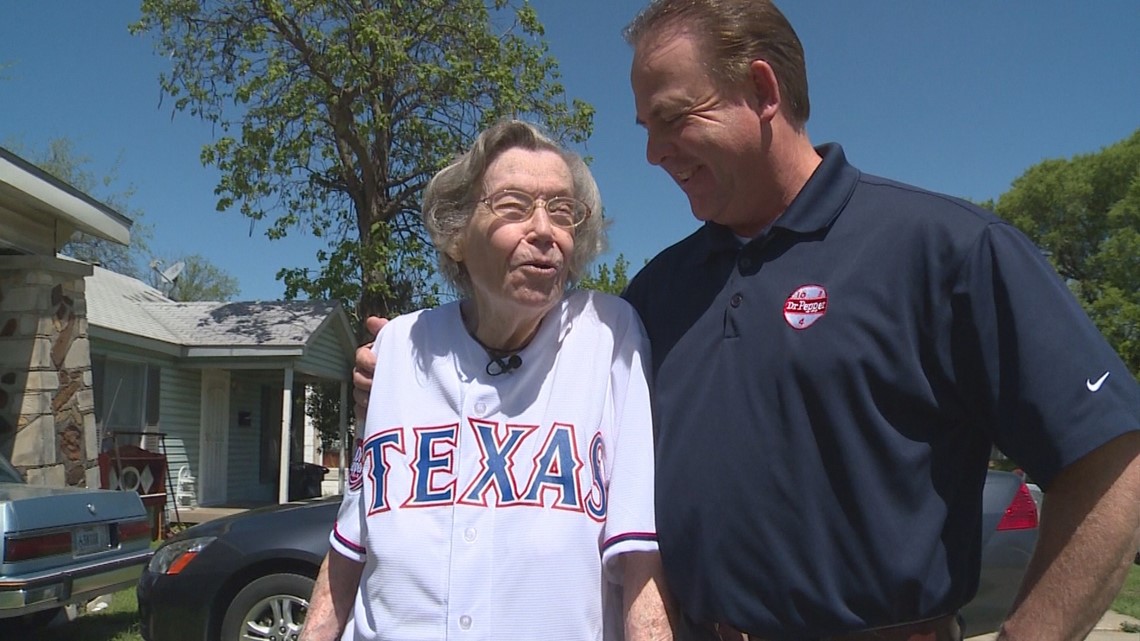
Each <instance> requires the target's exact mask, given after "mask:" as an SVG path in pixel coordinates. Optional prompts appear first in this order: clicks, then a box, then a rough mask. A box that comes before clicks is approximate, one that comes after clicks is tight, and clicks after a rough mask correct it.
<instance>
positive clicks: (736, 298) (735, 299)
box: [728, 294, 744, 307]
mask: <svg viewBox="0 0 1140 641" xmlns="http://www.w3.org/2000/svg"><path fill="white" fill-rule="evenodd" d="M743 300H744V296H743V295H742V294H733V295H732V298H731V299H730V300H729V301H728V304H729V305H732V306H733V307H740V303H741V302H742V301H743Z"/></svg>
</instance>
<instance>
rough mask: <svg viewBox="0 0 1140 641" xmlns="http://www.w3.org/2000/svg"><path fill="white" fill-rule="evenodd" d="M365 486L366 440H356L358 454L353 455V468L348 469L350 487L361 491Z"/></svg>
mask: <svg viewBox="0 0 1140 641" xmlns="http://www.w3.org/2000/svg"><path fill="white" fill-rule="evenodd" d="M362 485H364V439H359V438H358V439H356V453H355V454H353V455H352V466H351V467H349V468H348V487H350V488H352V489H354V490H359V489H360V487H361V486H362Z"/></svg>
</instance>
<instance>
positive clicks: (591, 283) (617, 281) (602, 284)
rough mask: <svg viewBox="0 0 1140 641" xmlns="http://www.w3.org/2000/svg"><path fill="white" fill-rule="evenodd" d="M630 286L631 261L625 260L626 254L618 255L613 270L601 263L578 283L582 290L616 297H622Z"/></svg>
mask: <svg viewBox="0 0 1140 641" xmlns="http://www.w3.org/2000/svg"><path fill="white" fill-rule="evenodd" d="M628 284H629V261H628V260H626V259H625V254H618V257H617V258H615V259H614V265H613V267H612V268H611V267H610V266H609V265H607V264H605V263H601V264H599V265H598V266H597V268H596V269H593V270H590V273H588V274H586V275H585V276H583V277H582V279H581V280H579V281H578V287H579V288H581V289H593V290H596V291H599V292H605V293H607V294H613V295H614V296H621V293H622V292H624V291H625V287H626V285H628Z"/></svg>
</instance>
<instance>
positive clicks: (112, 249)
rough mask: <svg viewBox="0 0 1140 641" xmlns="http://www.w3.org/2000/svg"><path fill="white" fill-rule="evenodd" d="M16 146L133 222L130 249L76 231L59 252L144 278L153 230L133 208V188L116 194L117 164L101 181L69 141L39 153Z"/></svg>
mask: <svg viewBox="0 0 1140 641" xmlns="http://www.w3.org/2000/svg"><path fill="white" fill-rule="evenodd" d="M13 147H14V148H13V151H16V153H18V154H20V155H25V154H27V156H26V157H27V158H28V161H29V162H31V163H32V164H33V165H36V166H37V167H39V168H40V169H42V170H44V171H45V172H47V173H49V174H51V175H52V176H54V177H56V178H58V179H60V180H62V181H63V182H65V183H67V184H69V185H71V186H72V187H74V188H76V189H78V190H79V191H81V192H83V193H85V194H87V195H88V196H91V197H92V198H94V199H96V200H98V201H100V202H102V203H103V204H104V205H107V206H108V207H110V208H111V209H114V210H115V211H117V212H119V213H121V214H123V215H124V216H126V217H128V218H130V219H131V220H132V221H133V222H134V224H133V225H131V244H130V245H129V246H127V245H120V244H118V243H115V242H111V241H109V240H104V239H102V238H99V237H97V236H92V235H90V234H86V233H83V232H76V233H75V235H73V236H72V237H71V239H70V240H69V241H68V242H67V244H65V245H64V246H63V247H62V248H61V249H60V253H62V254H64V255H66V256H71V257H72V258H78V259H79V260H82V261H85V262H88V263H97V264H99V265H101V266H102V267H104V268H105V269H109V270H111V271H113V272H118V273H120V274H125V275H127V276H131V277H133V278H138V277H139V276H140V275H142V273H143V267H142V266H143V264H144V263H145V258H146V256H147V252H148V247H149V243H150V239H151V237H152V236H153V231H152V230H151V228H150V226H149V225H146V224H145V223H143V222H142V217H143V212H142V211H140V210H138V209H134V208H132V207H131V206H130V198H131V196H132V195H133V194H134V189H133V188H130V187H128V188H127V189H125V190H123V191H114V186H115V184H116V182H117V181H118V177H117V163H116V166H115V167H113V168H112V171H111V173H109V174H107V175H106V176H103V177H102V178H98V177H96V175H95V174H94V173H93V172H92V171H91V170H90V169H89V168H88V167H89V165H90V164H91V159H90V158H89V157H88V156H84V155H82V154H79V153H77V152H76V151H75V144H74V143H73V142H72V141H71V140H70V139H68V138H56V139H54V140H52V141H51V142H49V143H48V148H47V150H45V151H42V152H39V153H37V152H27V151H25V150H23V149H21V147H22V145H19V144H14V145H13Z"/></svg>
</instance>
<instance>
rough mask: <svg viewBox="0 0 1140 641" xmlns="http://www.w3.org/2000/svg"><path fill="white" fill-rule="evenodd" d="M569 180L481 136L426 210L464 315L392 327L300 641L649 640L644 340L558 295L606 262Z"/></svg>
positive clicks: (513, 136)
mask: <svg viewBox="0 0 1140 641" xmlns="http://www.w3.org/2000/svg"><path fill="white" fill-rule="evenodd" d="M600 206H601V204H600V200H599V195H598V188H597V185H596V184H595V182H594V179H593V177H592V176H591V175H590V172H589V170H588V169H587V168H586V165H585V164H584V163H583V162H582V160H581V159H580V158H578V157H577V156H576V155H574V154H572V153H570V152H567V151H565V150H563V149H562V148H560V147H559V146H558V145H557V144H555V143H554V142H552V141H551V140H549V139H548V138H546V137H545V136H543V135H542V134H541V133H540V132H539V131H538V130H537V129H535V128H534V127H533V126H531V125H529V124H526V123H523V122H518V121H509V122H504V123H500V124H498V125H496V126H494V127H491V128H490V129H488V130H487V131H485V132H483V133H482V134H481V135H480V136H479V137H478V139H477V140H476V142H475V144H474V146H473V147H472V148H471V150H470V151H469V152H467V153H466V154H464V155H463V156H462V157H461V158H459V160H457V161H456V162H455V163H453V164H452V165H450V166H448V167H447V168H445V169H443V170H442V171H440V172H439V173H438V174H437V175H436V176H435V177H434V178H433V179H432V181H431V183H430V184H429V185H428V187H427V190H426V192H425V194H424V203H423V209H424V220H425V223H426V225H427V228H428V230H429V232H430V233H431V236H432V239H433V241H434V243H435V245H436V248H437V249H438V251H439V262H440V272H441V273H442V274H443V276H444V277H445V278H446V279H448V281H450V282H451V283H452V284H453V285H454V286H455V288H456V289H457V290H458V292H459V293H460V294H461V297H462V299H461V300H460V301H458V302H455V303H451V304H448V305H443V306H441V307H438V308H435V309H431V310H421V311H419V312H415V313H412V314H408V315H405V316H402V317H400V318H397V319H395V320H393V321H392V322H390V323H388V324H387V325H386V326H385V327H384V329H383V331H381V332H380V334H379V336H378V337H377V339H376V343H375V346H374V350H375V353H376V354H377V356H378V357H379V360H380V362H382V363H384V367H383V368H382V369H381V371H378V372H377V373H376V378H375V383H374V385H373V386H372V397H371V399H370V403H369V408H370V409H369V410H368V415H367V420H366V423H365V426H364V429H363V433H362V434H361V435H360V437H361V438H360V439H359V440H358V441H357V449H356V456H355V458H354V460H353V465H352V469H351V471H350V473H349V477H348V484H347V487H348V490H347V492H346V494H345V497H344V502H343V504H342V506H341V510H340V514H339V515H338V517H337V521H336V525H335V527H334V529H333V532H332V534H331V536H330V542H331V547H332V549H331V551H330V552H329V556H328V557H327V559H326V563H325V566H324V567H323V568H322V571H321V575H320V576H319V577H318V579H317V586H316V588H315V590H314V594H313V599H312V605H311V606H310V610H309V614H308V622H307V624H306V627H305V632H304V634H303V635H302V639H304V640H306V641H319V640H327V639H334V638H337V637H338V636H339V635H340V634H341V631H342V630H343V629H344V628H345V626H346V623H348V620H349V618H350V610H351V623H349V626H350V628H351V629H352V634H351V635H349V634H345V638H354V639H356V641H363V640H366V639H401V640H419V639H423V640H433V641H434V640H441V639H486V640H495V641H500V640H507V639H518V640H526V641H534V640H538V639H550V640H552V641H555V640H556V641H575V640H581V641H587V640H588V641H597V640H600V639H617V638H621V637H622V636H623V633H624V636H625V637H626V638H632V639H638V638H644V639H649V638H663V637H667V636H668V624H667V620H666V617H665V613H664V608H663V605H662V598H661V594H660V592H659V589H658V581H659V577H660V560H659V557H658V555H657V537H656V529H655V526H654V512H653V495H652V492H653V449H652V435H651V432H652V429H651V417H650V411H649V393H648V385H647V382H646V380H645V373H644V368H643V362H644V361H645V359H646V358H647V357H648V355H647V353H646V349H647V347H646V346H647V341H646V339H645V336H644V333H643V330H642V328H641V325H640V323H639V321H638V319H637V316H636V315H635V313H634V312H633V310H632V308H630V307H629V306H627V305H626V303H625V302H623V301H621V300H620V299H618V298H616V297H612V296H607V295H604V294H599V293H593V292H585V291H575V290H573V289H572V288H571V287H572V285H573V283H574V282H575V281H576V280H577V279H578V278H579V277H580V276H581V275H582V274H583V272H584V270H585V269H586V266H587V265H588V264H589V263H590V262H591V261H592V260H593V259H594V258H595V257H597V255H598V253H599V252H600V251H601V250H602V248H603V246H604V240H605V238H604V225H603V221H602V218H601V216H600V215H599V209H600Z"/></svg>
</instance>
